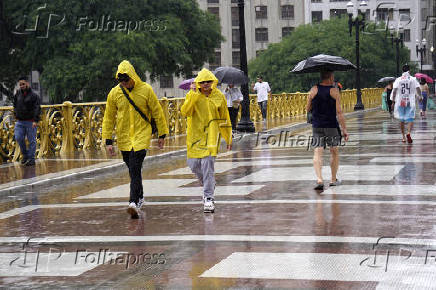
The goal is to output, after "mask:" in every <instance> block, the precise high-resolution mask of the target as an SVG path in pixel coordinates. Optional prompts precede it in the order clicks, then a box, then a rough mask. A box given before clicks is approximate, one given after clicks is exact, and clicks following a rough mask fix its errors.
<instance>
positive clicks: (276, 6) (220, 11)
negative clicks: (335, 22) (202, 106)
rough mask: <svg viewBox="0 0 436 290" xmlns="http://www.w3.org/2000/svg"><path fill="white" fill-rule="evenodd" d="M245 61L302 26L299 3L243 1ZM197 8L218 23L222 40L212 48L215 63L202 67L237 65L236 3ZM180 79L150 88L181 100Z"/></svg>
mask: <svg viewBox="0 0 436 290" xmlns="http://www.w3.org/2000/svg"><path fill="white" fill-rule="evenodd" d="M244 2H245V7H244V17H245V36H246V46H247V59H248V60H251V59H253V58H255V57H256V56H257V55H259V54H260V53H262V51H263V50H266V49H267V48H268V45H269V44H270V43H277V42H280V41H281V40H282V38H283V37H285V36H286V35H288V34H290V33H292V31H293V30H294V29H295V28H296V27H297V26H299V25H301V24H304V3H303V1H302V0H250V1H247V0H246V1H244ZM198 3H199V6H200V8H201V9H203V10H207V11H209V12H210V13H212V14H214V15H215V16H216V17H217V18H218V19H219V21H220V25H221V34H222V35H223V36H224V38H225V40H224V41H223V42H221V44H220V46H219V47H217V48H216V49H215V60H214V61H213V62H211V63H209V64H206V65H205V67H208V68H209V69H210V70H214V69H215V68H217V67H219V66H233V67H238V68H239V66H240V49H239V44H240V42H239V8H238V0H198ZM182 80H183V79H180V78H173V77H162V78H160V80H158V81H156V82H153V83H152V86H153V88H154V89H155V91H156V94H157V95H158V96H159V97H163V96H167V97H169V96H175V97H183V96H184V95H185V93H186V92H185V91H183V90H181V89H178V88H177V87H178V84H179V83H180V82H181V81H182Z"/></svg>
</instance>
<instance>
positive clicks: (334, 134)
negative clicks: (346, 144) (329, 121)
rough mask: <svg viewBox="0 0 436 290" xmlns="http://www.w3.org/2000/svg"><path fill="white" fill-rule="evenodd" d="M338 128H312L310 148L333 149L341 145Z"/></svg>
mask: <svg viewBox="0 0 436 290" xmlns="http://www.w3.org/2000/svg"><path fill="white" fill-rule="evenodd" d="M341 137H342V136H341V132H340V130H339V128H312V142H311V145H312V147H324V148H326V146H329V147H335V146H339V145H340V144H341Z"/></svg>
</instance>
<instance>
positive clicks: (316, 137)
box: [306, 70, 348, 190]
mask: <svg viewBox="0 0 436 290" xmlns="http://www.w3.org/2000/svg"><path fill="white" fill-rule="evenodd" d="M306 110H307V111H308V112H309V111H312V132H313V133H312V135H313V136H312V147H314V155H313V166H314V168H315V173H316V177H317V180H316V186H315V188H314V189H315V190H324V180H323V177H322V165H323V153H324V149H325V148H326V146H329V147H330V153H331V159H330V168H331V182H330V186H337V185H339V184H340V183H341V182H340V180H338V179H337V176H336V174H337V172H338V169H339V151H338V145H339V144H340V141H341V132H340V129H339V125H340V126H341V127H340V128H341V129H342V136H343V137H344V139H345V141H348V132H347V127H346V124H345V117H344V114H343V113H342V109H341V94H340V92H339V89H338V88H337V87H335V82H334V74H333V71H330V70H323V71H321V82H320V83H319V84H318V85H315V86H313V87H312V89H311V90H310V92H309V96H308V98H307V104H306ZM338 121H339V124H338Z"/></svg>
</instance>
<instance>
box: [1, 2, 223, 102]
mask: <svg viewBox="0 0 436 290" xmlns="http://www.w3.org/2000/svg"><path fill="white" fill-rule="evenodd" d="M41 7H43V8H41ZM4 10H5V13H4V14H3V18H4V19H5V21H4V22H5V23H6V25H4V26H3V28H5V30H6V32H7V35H6V41H2V46H0V53H1V55H0V58H1V59H3V58H5V59H7V60H8V61H6V62H5V69H2V70H0V73H1V75H0V80H2V81H0V82H4V81H3V80H5V79H6V77H7V72H8V71H14V70H17V67H15V66H14V65H13V61H12V59H11V57H10V55H11V54H10V52H11V51H14V52H15V56H16V57H15V59H17V60H19V62H20V63H21V65H20V71H21V72H20V73H22V72H26V73H27V72H28V71H30V70H38V71H40V72H41V73H42V75H41V79H42V84H43V86H44V87H45V88H46V89H47V90H48V92H49V95H50V97H51V100H52V102H56V103H59V102H62V101H64V100H75V99H76V97H77V96H78V94H79V92H82V93H83V94H84V99H85V100H88V101H91V100H104V99H105V97H106V95H107V93H108V91H109V90H110V88H111V87H112V86H114V85H115V80H114V76H115V72H116V68H117V65H118V64H119V63H120V62H121V61H122V60H123V59H127V60H129V61H131V62H132V64H133V65H134V66H135V68H136V70H137V72H138V74H139V75H140V76H141V77H142V78H143V79H145V73H146V72H148V73H149V74H150V76H151V78H152V79H154V78H156V77H158V76H162V75H169V74H176V75H190V74H191V73H192V71H193V70H196V69H198V68H199V67H201V66H202V65H203V63H204V62H205V61H208V60H209V59H210V58H212V57H213V53H214V48H215V47H217V46H218V44H219V43H220V41H221V40H222V36H221V34H220V26H219V22H218V21H217V20H216V19H215V18H214V16H213V15H211V14H210V13H207V12H204V11H202V10H201V9H200V8H199V6H198V3H197V1H195V0H162V1H154V0H123V1H120V0H114V1H109V2H108V1H104V0H90V1H67V0H51V1H25V0H14V1H12V0H8V1H6V3H5V6H4ZM5 15H7V17H5ZM24 15H26V17H24ZM37 17H39V24H38V26H37V29H36V31H34V32H32V33H28V31H26V28H27V30H28V27H32V25H33V24H34V23H36V21H37V19H38V18H37ZM50 17H51V20H50V21H51V25H48V23H49V19H50ZM17 25H18V26H17ZM17 31H18V32H19V33H22V34H21V35H19V34H16V32H17ZM14 32H15V33H14ZM3 42H4V46H5V49H2V48H3ZM9 85H10V84H9Z"/></svg>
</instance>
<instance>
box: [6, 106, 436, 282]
mask: <svg viewBox="0 0 436 290" xmlns="http://www.w3.org/2000/svg"><path fill="white" fill-rule="evenodd" d="M284 123H285V122H284V121H282V122H281V123H275V124H273V123H271V124H269V123H267V124H260V126H265V128H268V129H269V128H273V127H277V126H281V128H280V129H276V130H273V131H272V132H271V133H266V132H263V133H262V132H261V133H257V134H251V135H238V136H236V138H235V144H234V149H233V151H231V152H224V153H222V154H220V155H219V157H218V158H217V162H216V164H215V171H216V181H217V186H216V191H215V193H216V195H215V197H216V211H215V213H214V214H204V213H203V211H202V204H201V194H202V191H201V188H200V186H199V184H198V181H197V180H196V179H195V178H194V176H193V175H192V174H191V173H190V171H189V170H188V169H187V167H186V160H185V158H186V156H185V153H184V152H183V148H182V147H183V144H181V142H182V141H180V140H179V141H176V140H174V141H172V142H173V143H172V144H171V145H172V146H173V147H174V148H173V149H172V150H173V152H174V151H178V150H181V151H180V152H179V154H174V155H171V156H170V157H169V156H166V157H164V156H162V157H160V156H159V157H156V158H154V159H153V160H154V161H153V162H150V163H147V166H145V167H144V170H143V183H144V190H145V199H146V204H145V206H144V207H143V209H142V212H141V215H140V218H139V219H138V220H131V219H130V218H129V216H128V215H127V213H126V208H127V201H128V182H129V179H128V173H127V170H126V168H125V167H123V166H122V163H121V161H120V159H110V160H107V159H109V158H106V157H105V156H103V155H99V154H95V155H91V156H88V158H83V159H81V160H79V159H77V158H72V159H71V160H70V161H69V162H70V163H69V164H67V163H66V162H67V161H68V160H62V158H57V159H56V158H53V159H52V160H41V161H40V162H39V164H38V165H37V167H36V172H35V173H34V174H35V178H37V177H38V175H43V176H46V177H47V176H48V177H49V174H52V173H53V174H58V177H59V180H60V182H58V183H52V184H47V186H40V187H36V186H30V185H29V186H22V187H21V188H20V189H19V190H15V191H14V192H13V193H11V192H9V193H8V192H7V188H8V186H11V184H12V183H13V182H18V183H19V182H21V181H22V180H23V179H26V178H25V177H24V176H22V175H21V176H20V174H23V173H22V171H20V170H22V167H20V166H19V165H18V164H15V165H13V166H14V168H15V169H14V170H15V171H10V172H18V173H17V174H16V177H13V178H12V177H10V176H9V175H7V174H6V173H5V176H7V177H3V175H2V185H3V188H2V189H3V191H0V285H1V286H2V287H17V288H23V287H29V288H30V287H31V288H37V287H48V288H96V289H100V288H103V289H104V288H111V289H130V288H140V289H161V288H171V289H174V288H175V289H186V288H197V289H216V288H226V289H227V288H232V289H233V288H234V289H240V288H273V289H277V288H299V289H300V288H309V289H320V288H322V289H434V288H436V284H435V283H434V281H435V279H436V258H435V257H436V226H435V224H436V223H435V219H436V215H435V209H436V178H435V177H436V174H435V172H436V169H434V168H435V164H436V154H435V153H436V113H434V112H429V114H428V117H427V119H425V120H422V119H419V118H418V119H417V120H416V121H415V127H414V131H413V134H412V137H413V138H414V142H413V144H407V143H402V142H401V135H400V133H399V124H398V122H397V121H395V120H391V119H390V118H389V116H388V114H386V113H385V112H380V111H372V112H365V113H358V114H351V115H348V117H347V125H348V129H349V133H350V134H351V136H350V140H349V142H347V143H345V144H342V145H343V146H341V147H340V149H339V150H340V164H341V165H340V168H339V173H338V176H339V178H340V179H341V180H342V181H343V182H342V185H340V186H337V187H329V186H328V181H329V179H330V170H329V167H328V164H329V155H328V154H327V151H328V150H327V151H326V154H325V157H324V165H325V168H324V169H323V170H325V171H323V172H324V173H323V174H324V179H325V185H326V187H325V190H324V191H323V192H316V191H314V190H313V189H312V188H313V186H314V184H315V173H314V170H313V167H312V154H313V151H312V150H310V149H309V150H308V146H307V145H308V142H309V140H310V139H309V137H310V129H309V128H308V127H307V126H296V125H295V124H293V125H292V127H291V128H292V130H291V129H288V128H289V125H288V126H284ZM260 128H262V127H258V129H259V130H260ZM155 151H156V150H155ZM168 151H171V149H168ZM153 154H157V153H156V152H153ZM64 159H65V158H64ZM43 163H44V164H46V165H45V169H44V167H43V166H42V165H41V164H43ZM117 164H118V165H119V166H114V165H117ZM38 166H39V167H38ZM98 166H113V167H110V168H111V169H110V170H106V171H104V172H103V171H98V170H95V171H93V168H97V167H98ZM5 168H6V167H5ZM83 168H86V170H88V171H89V172H88V173H87V175H83V176H81V177H80V178H77V176H76V178H74V177H71V178H64V179H62V178H60V177H62V174H71V172H70V171H71V170H73V171H74V170H80V169H82V170H83ZM1 170H3V171H1ZM5 170H6V169H4V168H0V171H1V172H2V174H3V173H4V172H5ZM8 170H12V169H8ZM20 172H21V173H20ZM8 178H9V179H8ZM30 179H32V178H30ZM32 182H35V183H37V182H38V180H32Z"/></svg>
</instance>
